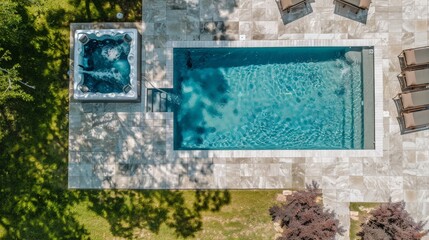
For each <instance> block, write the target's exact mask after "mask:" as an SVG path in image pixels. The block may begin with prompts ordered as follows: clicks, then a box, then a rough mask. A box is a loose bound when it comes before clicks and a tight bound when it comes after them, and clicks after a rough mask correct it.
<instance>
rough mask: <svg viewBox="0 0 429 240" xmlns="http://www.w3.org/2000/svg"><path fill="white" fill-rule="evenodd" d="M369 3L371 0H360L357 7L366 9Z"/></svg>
mask: <svg viewBox="0 0 429 240" xmlns="http://www.w3.org/2000/svg"><path fill="white" fill-rule="evenodd" d="M369 4H371V0H360V3H359V7H360V8H362V9H368V8H369Z"/></svg>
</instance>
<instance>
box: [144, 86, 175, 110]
mask: <svg viewBox="0 0 429 240" xmlns="http://www.w3.org/2000/svg"><path fill="white" fill-rule="evenodd" d="M146 96H147V103H146V111H147V112H172V111H173V109H172V106H171V103H170V101H169V100H168V96H167V93H166V92H165V91H163V90H159V89H154V88H148V89H147V93H146Z"/></svg>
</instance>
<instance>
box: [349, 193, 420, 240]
mask: <svg viewBox="0 0 429 240" xmlns="http://www.w3.org/2000/svg"><path fill="white" fill-rule="evenodd" d="M424 225H425V223H424V222H416V221H414V219H413V218H412V217H411V216H410V214H409V213H408V212H407V211H406V210H405V202H403V201H402V202H389V203H386V204H381V205H380V206H379V207H378V208H376V209H374V210H372V211H371V212H370V213H369V217H368V218H367V220H366V222H364V223H362V224H361V230H360V231H359V233H358V234H357V236H359V237H360V239H362V240H372V239H392V240H402V239H407V240H418V239H422V237H423V236H425V235H427V234H428V231H427V230H423V227H424Z"/></svg>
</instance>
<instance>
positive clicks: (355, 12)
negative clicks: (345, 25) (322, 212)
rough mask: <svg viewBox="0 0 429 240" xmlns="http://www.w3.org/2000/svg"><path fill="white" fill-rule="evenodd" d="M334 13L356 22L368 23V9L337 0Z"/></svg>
mask: <svg viewBox="0 0 429 240" xmlns="http://www.w3.org/2000/svg"><path fill="white" fill-rule="evenodd" d="M334 13H335V14H337V15H340V16H342V17H345V18H348V19H351V20H353V21H356V22H360V23H363V24H366V20H367V18H368V10H362V9H357V8H354V7H352V6H349V5H344V4H341V3H339V2H337V1H335V9H334Z"/></svg>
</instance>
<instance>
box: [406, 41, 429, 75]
mask: <svg viewBox="0 0 429 240" xmlns="http://www.w3.org/2000/svg"><path fill="white" fill-rule="evenodd" d="M398 58H399V61H400V63H401V67H403V69H409V68H414V69H422V68H428V67H429V46H426V47H419V48H411V49H405V50H403V51H402V52H401V54H399V56H398Z"/></svg>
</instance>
